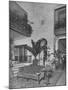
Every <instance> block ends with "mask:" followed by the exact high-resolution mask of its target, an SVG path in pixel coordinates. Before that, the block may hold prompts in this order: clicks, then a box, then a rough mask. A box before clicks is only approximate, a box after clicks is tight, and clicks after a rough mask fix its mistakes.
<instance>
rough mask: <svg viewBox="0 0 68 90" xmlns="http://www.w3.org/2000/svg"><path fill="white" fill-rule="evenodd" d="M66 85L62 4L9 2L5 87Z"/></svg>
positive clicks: (64, 7) (64, 14) (63, 7)
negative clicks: (7, 75) (7, 76)
mask: <svg viewBox="0 0 68 90" xmlns="http://www.w3.org/2000/svg"><path fill="white" fill-rule="evenodd" d="M53 86H55V87H57V86H66V4H57V3H41V2H25V1H9V88H10V89H21V88H36V87H53Z"/></svg>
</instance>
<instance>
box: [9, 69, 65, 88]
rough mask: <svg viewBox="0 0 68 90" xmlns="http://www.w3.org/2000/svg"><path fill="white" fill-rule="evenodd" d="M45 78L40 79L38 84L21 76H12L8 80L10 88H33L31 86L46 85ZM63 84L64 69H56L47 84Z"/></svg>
mask: <svg viewBox="0 0 68 90" xmlns="http://www.w3.org/2000/svg"><path fill="white" fill-rule="evenodd" d="M46 82H47V80H46V79H45V80H42V81H41V83H40V84H38V82H37V81H34V80H29V81H27V80H26V79H23V78H18V79H17V78H12V79H11V80H10V84H9V85H10V88H33V87H44V86H45V87H46V86H47V85H46ZM56 85H65V71H63V70H56V71H55V72H54V73H53V76H52V78H51V79H50V84H49V85H48V86H56Z"/></svg>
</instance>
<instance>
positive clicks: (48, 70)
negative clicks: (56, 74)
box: [42, 66, 53, 85]
mask: <svg viewBox="0 0 68 90" xmlns="http://www.w3.org/2000/svg"><path fill="white" fill-rule="evenodd" d="M42 72H43V73H44V79H45V77H46V78H47V82H46V85H49V84H50V82H49V81H50V77H51V75H52V73H53V70H52V68H51V67H50V66H46V67H45V68H44V69H43V70H42Z"/></svg>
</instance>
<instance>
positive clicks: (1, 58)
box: [0, 0, 68, 90]
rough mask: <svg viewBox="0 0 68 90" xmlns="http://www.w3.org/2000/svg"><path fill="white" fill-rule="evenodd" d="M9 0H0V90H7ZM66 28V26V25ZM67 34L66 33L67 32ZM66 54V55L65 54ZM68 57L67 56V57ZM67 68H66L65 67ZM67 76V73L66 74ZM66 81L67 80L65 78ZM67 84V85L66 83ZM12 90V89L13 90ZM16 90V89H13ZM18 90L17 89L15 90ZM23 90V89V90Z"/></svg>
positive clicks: (50, 0)
mask: <svg viewBox="0 0 68 90" xmlns="http://www.w3.org/2000/svg"><path fill="white" fill-rule="evenodd" d="M8 1H9V0H0V90H8V85H9V83H8V82H9V74H8V73H9V72H8V71H9V70H8V69H9V66H8V65H9V63H8V62H9V57H8V56H9V38H8V36H9V27H8V26H9V22H8V21H9V18H8V17H9V13H8V11H9V4H8ZM16 1H30V2H45V3H47V2H48V3H61V4H67V0H16ZM67 26H68V25H67ZM67 33H68V31H67ZM67 54H68V53H67ZM67 56H68V55H67ZM67 67H68V66H67ZM67 72H68V71H67ZM67 74H68V73H67ZM67 81H68V78H67ZM67 84H68V83H67ZM67 88H68V86H56V87H42V88H29V90H30V89H31V90H33V89H35V90H41V89H43V90H45V89H48V90H51V89H52V90H57V89H62V90H64V89H67ZM13 90H14V89H13ZM15 90H16V89H15ZM17 90H19V89H17ZM23 90H24V89H23Z"/></svg>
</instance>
